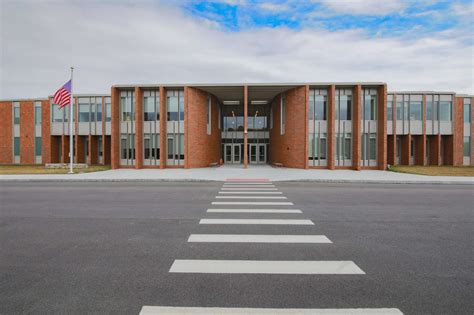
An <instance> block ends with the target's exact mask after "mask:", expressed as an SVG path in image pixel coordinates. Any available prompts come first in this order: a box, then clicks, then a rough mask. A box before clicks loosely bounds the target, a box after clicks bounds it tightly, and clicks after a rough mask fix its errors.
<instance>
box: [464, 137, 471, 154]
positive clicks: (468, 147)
mask: <svg viewBox="0 0 474 315" xmlns="http://www.w3.org/2000/svg"><path fill="white" fill-rule="evenodd" d="M463 151H464V156H466V157H470V156H471V137H469V136H467V137H464V150H463Z"/></svg>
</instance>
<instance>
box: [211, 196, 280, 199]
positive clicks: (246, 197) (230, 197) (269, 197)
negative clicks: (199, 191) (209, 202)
mask: <svg viewBox="0 0 474 315" xmlns="http://www.w3.org/2000/svg"><path fill="white" fill-rule="evenodd" d="M216 199H287V198H286V197H282V196H216Z"/></svg>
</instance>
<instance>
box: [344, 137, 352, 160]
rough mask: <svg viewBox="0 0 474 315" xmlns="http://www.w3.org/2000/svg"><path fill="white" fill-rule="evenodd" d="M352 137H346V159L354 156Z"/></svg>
mask: <svg viewBox="0 0 474 315" xmlns="http://www.w3.org/2000/svg"><path fill="white" fill-rule="evenodd" d="M351 147H352V139H351V138H347V137H346V138H345V139H344V159H346V160H350V159H351V156H352V152H351V151H352V150H351Z"/></svg>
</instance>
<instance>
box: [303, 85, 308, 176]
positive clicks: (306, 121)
mask: <svg viewBox="0 0 474 315" xmlns="http://www.w3.org/2000/svg"><path fill="white" fill-rule="evenodd" d="M304 106H305V115H304V119H305V141H304V143H305V144H304V147H305V155H304V168H305V169H307V168H308V157H309V119H308V118H309V117H308V116H309V85H306V86H305V105H304Z"/></svg>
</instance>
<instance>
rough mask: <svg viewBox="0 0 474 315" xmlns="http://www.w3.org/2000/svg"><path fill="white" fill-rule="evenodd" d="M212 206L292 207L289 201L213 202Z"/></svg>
mask: <svg viewBox="0 0 474 315" xmlns="http://www.w3.org/2000/svg"><path fill="white" fill-rule="evenodd" d="M212 204H213V205H229V206H232V205H252V206H257V205H260V206H292V205H293V202H290V201H275V202H274V201H213V202H212Z"/></svg>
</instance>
